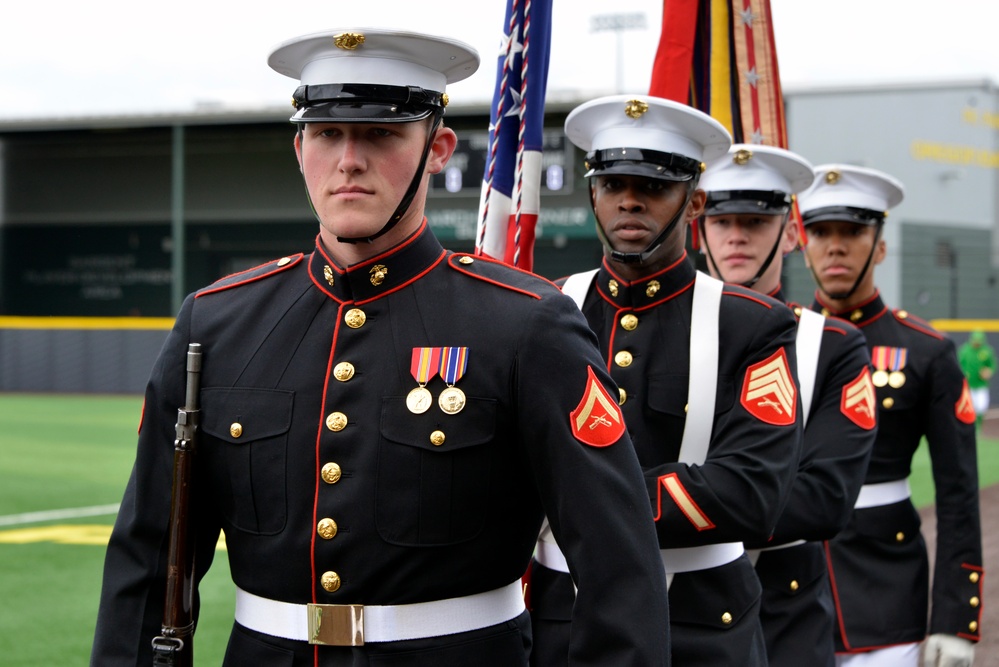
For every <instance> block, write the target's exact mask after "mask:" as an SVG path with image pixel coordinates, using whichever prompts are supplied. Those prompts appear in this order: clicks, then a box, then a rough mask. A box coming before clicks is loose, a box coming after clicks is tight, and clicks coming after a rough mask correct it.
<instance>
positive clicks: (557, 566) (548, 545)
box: [534, 539, 569, 574]
mask: <svg viewBox="0 0 999 667" xmlns="http://www.w3.org/2000/svg"><path fill="white" fill-rule="evenodd" d="M534 560H536V561H538V562H539V563H541V564H542V565H544V566H545V567H547V568H548V569H549V570H555V571H556V572H565V573H566V574H568V573H569V563H567V562H566V561H565V554H563V553H562V550H561V549H560V548H559V546H558V545H557V544H555V543H554V542H546V541H545V540H543V539H542V540H538V544H537V546H536V548H535V550H534Z"/></svg>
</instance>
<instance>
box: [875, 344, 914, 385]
mask: <svg viewBox="0 0 999 667" xmlns="http://www.w3.org/2000/svg"><path fill="white" fill-rule="evenodd" d="M908 356H909V351H908V349H906V348H904V347H885V346H883V345H877V346H875V347H874V349H872V350H871V364H872V365H873V366H874V368H876V369H877V370H875V371H874V373H873V374H872V375H871V382H873V383H874V386H875V387H884V386H886V385H887V386H889V387H891V388H892V389H898V388H899V387H901V386H902V385H904V384H905V373H903V372H902V369H903V368H905V362H906V360H907V359H908Z"/></svg>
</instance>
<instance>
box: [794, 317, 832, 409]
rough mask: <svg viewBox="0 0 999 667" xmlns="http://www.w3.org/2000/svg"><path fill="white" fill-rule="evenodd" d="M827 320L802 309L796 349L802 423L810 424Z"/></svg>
mask: <svg viewBox="0 0 999 667" xmlns="http://www.w3.org/2000/svg"><path fill="white" fill-rule="evenodd" d="M825 325H826V318H824V317H823V316H822V315H819V314H818V313H816V312H815V311H812V310H808V309H807V308H802V309H801V316H800V317H799V318H798V334H797V336H796V337H795V341H794V349H795V356H796V357H797V359H798V389H799V391H800V392H801V423H802V424H808V412H809V410H811V407H812V396H813V395H814V394H815V376H816V374H817V373H818V368H819V350H820V349H821V348H822V329H823V327H825Z"/></svg>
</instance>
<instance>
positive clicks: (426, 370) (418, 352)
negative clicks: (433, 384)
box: [409, 347, 441, 387]
mask: <svg viewBox="0 0 999 667" xmlns="http://www.w3.org/2000/svg"><path fill="white" fill-rule="evenodd" d="M440 363H441V348H439V347H414V348H413V359H412V361H411V362H410V365H409V372H410V373H411V374H412V375H413V379H415V380H416V382H417V383H418V384H419V385H420V386H421V387H422V386H424V385H425V384H427V383H428V382H430V378H432V377H433V376H434V375H436V374H437V369H438V368H440Z"/></svg>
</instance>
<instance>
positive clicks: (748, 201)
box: [704, 190, 791, 215]
mask: <svg viewBox="0 0 999 667" xmlns="http://www.w3.org/2000/svg"><path fill="white" fill-rule="evenodd" d="M790 210H791V195H789V194H788V193H786V192H779V191H777V190H722V191H714V192H709V193H708V201H707V205H706V206H705V209H704V215H784V214H785V213H787V212H788V211H790Z"/></svg>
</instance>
